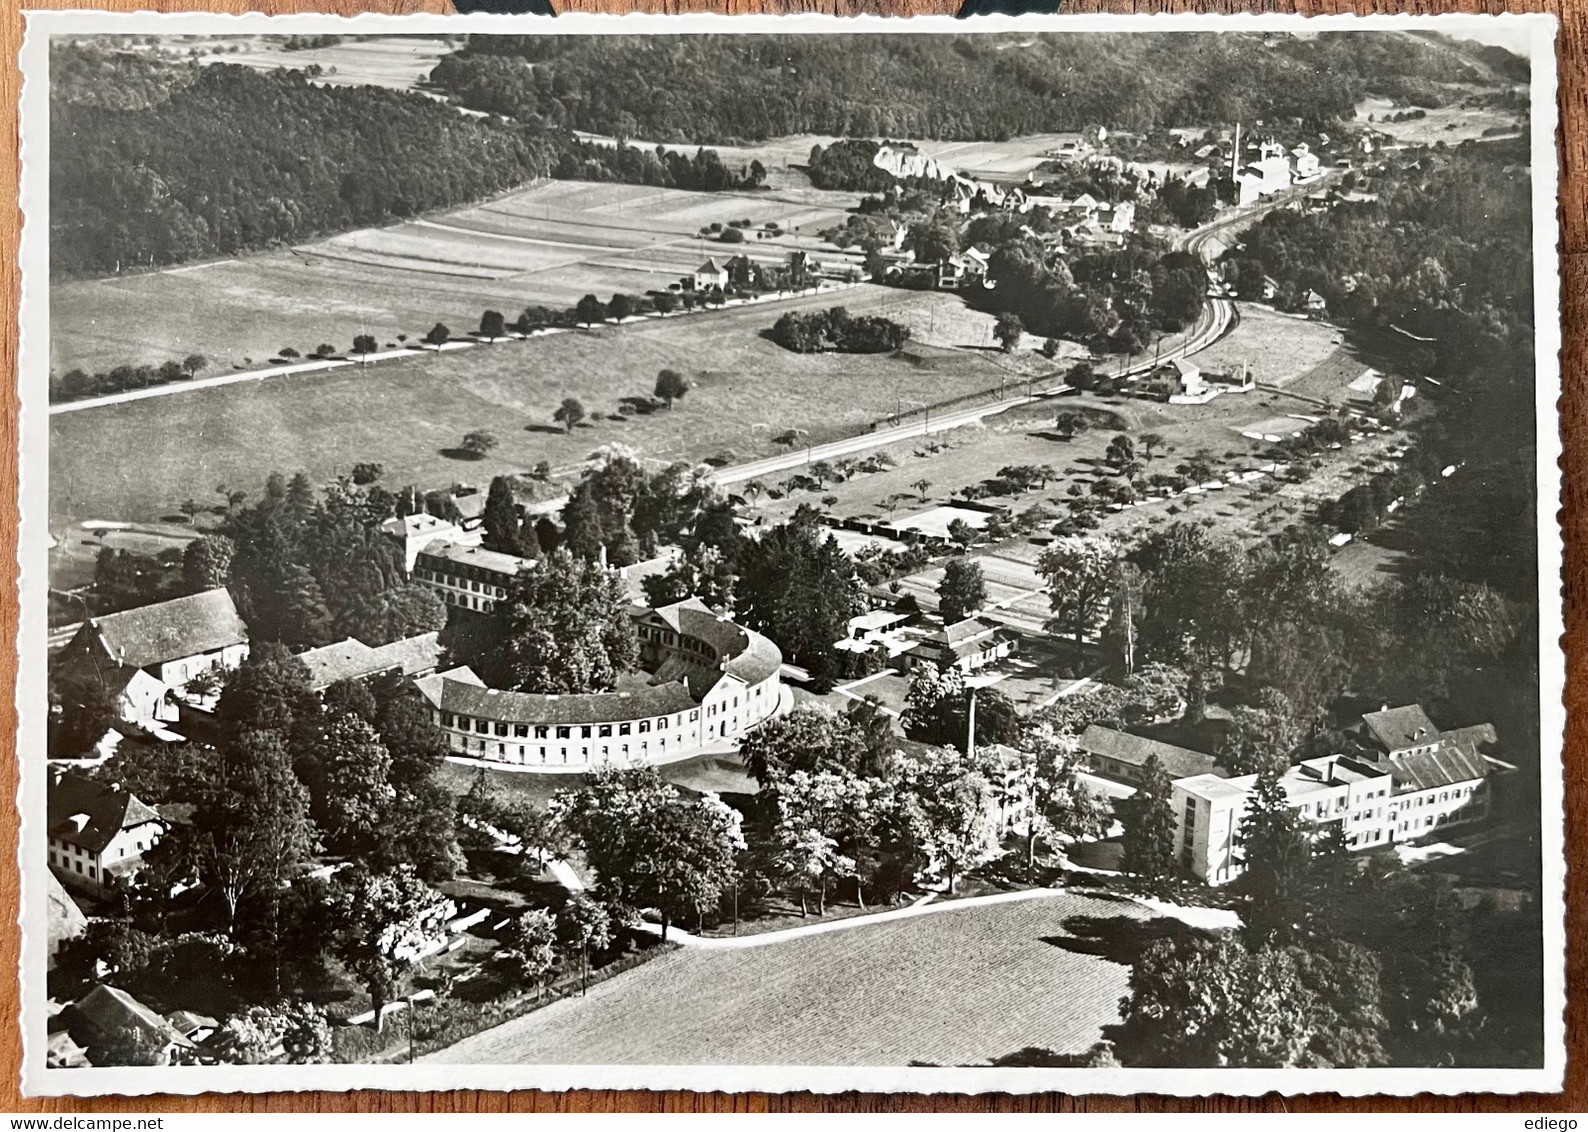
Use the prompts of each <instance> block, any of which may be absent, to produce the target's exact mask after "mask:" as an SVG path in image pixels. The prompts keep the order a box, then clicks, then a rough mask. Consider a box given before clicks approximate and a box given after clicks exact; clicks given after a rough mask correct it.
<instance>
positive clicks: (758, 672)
mask: <svg viewBox="0 0 1588 1132" xmlns="http://www.w3.org/2000/svg"><path fill="white" fill-rule="evenodd" d="M652 613H654V614H655V615H656V616H657V617H659V618H660V619H661V620H662V621H663V623H665V624H666V625H668V626H670V627H671V628H672V629H673V630H674V631H676V632H678V633H680V634H682V635H683V636H686V637H693V638H694V639H695V640H697V641H703V642H704V643H705V644H707V645H709V646H710V647H711V648H712V650H713V651H715V652H716V654H717V663H718V665H719V667H720V668H721V670H722V671H724V672H726V673H728V674H729V675H730V676H737V677H738V678H739V679H741V680H743V681H744V682H745V683H746V684H759V683H760V682H761V681H763V680H765V679H766V678H767V677H769V676H771V675H772V674H773V673H774V672H776V671H777V670H778V668H779V667H781V666H782V664H783V653H782V651H781V650H780V649H779V648H778V647H777V646H776V645H775V644H773V643H772V642H771V641H769V640H768V639H767V638H765V637H763V636H762V635H761V634H760V633H756V632H753V631H751V630H749V629H746V628H744V627H743V626H742V625H738V624H735V623H734V622H733V621H731V620H729V619H728V618H726V617H718V616H717V615H716V614H715V613H713V612H712V611H711V610H710V609H709V608H707V606H706V603H705V602H703V601H701V600H700V599H699V598H697V597H690V598H685V599H684V600H683V601H679V602H674V603H673V604H672V605H664V606H662V607H661V608H659V609H655V610H652ZM702 694H704V692H702Z"/></svg>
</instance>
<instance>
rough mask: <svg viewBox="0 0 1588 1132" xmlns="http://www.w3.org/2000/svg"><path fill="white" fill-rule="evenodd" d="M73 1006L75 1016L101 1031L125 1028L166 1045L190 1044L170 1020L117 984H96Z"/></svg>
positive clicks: (115, 1031)
mask: <svg viewBox="0 0 1588 1132" xmlns="http://www.w3.org/2000/svg"><path fill="white" fill-rule="evenodd" d="M74 1005H75V1008H76V1010H77V1014H78V1017H80V1018H82V1019H83V1020H84V1021H85V1022H87V1023H88V1024H89V1025H90V1026H91V1027H92V1028H94V1029H95V1030H98V1031H99V1032H100V1033H101V1034H105V1035H111V1034H124V1033H126V1032H128V1031H129V1030H138V1031H142V1032H143V1033H146V1034H154V1035H156V1036H158V1037H160V1038H162V1039H163V1040H164V1041H165V1042H167V1043H169V1044H175V1045H179V1046H191V1045H192V1044H193V1043H192V1042H190V1041H188V1039H187V1038H185V1037H183V1036H182V1035H181V1034H179V1033H177V1032H176V1030H175V1029H173V1028H172V1026H171V1023H169V1022H167V1021H166V1020H165V1019H164V1018H162V1017H160V1016H159V1015H158V1014H156V1013H155V1012H154V1011H153V1010H151V1009H150V1008H149V1007H147V1006H145V1005H144V1004H143V1003H141V1002H139V1001H138V1000H137V999H135V998H133V997H132V995H130V994H128V993H127V992H126V991H124V990H121V989H120V988H119V987H108V986H106V985H105V984H103V983H99V984H97V985H95V987H94V989H93V990H91V991H89V992H88V993H87V994H85V995H84V996H83V997H82V998H80V999H78V1000H77V1002H76V1003H75V1004H74Z"/></svg>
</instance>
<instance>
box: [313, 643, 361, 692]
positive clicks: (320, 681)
mask: <svg viewBox="0 0 1588 1132" xmlns="http://www.w3.org/2000/svg"><path fill="white" fill-rule="evenodd" d="M374 652H375V650H374V649H372V648H370V646H368V645H366V644H365V643H364V642H363V641H360V640H358V639H356V638H354V637H349V638H348V639H347V640H345V641H337V642H336V643H335V644H333V645H323V646H321V647H320V648H317V649H310V650H308V651H307V652H300V653H299V654H298V659H299V660H301V661H303V663H304V666H305V667H307V668H308V670H309V688H310V689H311V690H312V691H316V692H318V691H319V690H320V689H322V688H329V687H330V686H331V685H332V684H335V683H336V682H337V681H338V680H357V679H359V678H361V677H364V676H369V675H371V674H372V673H373V672H376V671H379V670H378V669H372V668H371V667H370V657H371V656H372V655H373V654H374Z"/></svg>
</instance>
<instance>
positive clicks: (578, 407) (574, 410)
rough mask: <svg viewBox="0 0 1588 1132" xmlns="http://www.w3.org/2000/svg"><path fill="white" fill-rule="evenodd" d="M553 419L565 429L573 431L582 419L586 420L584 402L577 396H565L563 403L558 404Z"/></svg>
mask: <svg viewBox="0 0 1588 1132" xmlns="http://www.w3.org/2000/svg"><path fill="white" fill-rule="evenodd" d="M551 419H552V420H554V421H556V422H557V423H558V424H560V425H562V426H563V428H564V429H565V430H567V431H568V432H572V431H573V430H574V429H575V428H576V427H578V424H579V422H580V421H582V420H584V404H583V402H581V401H580V400H579V399H578V398H577V397H564V398H563V399H562V404H561V405H558V406H557V411H556V412H555V413H553V414H552V415H551Z"/></svg>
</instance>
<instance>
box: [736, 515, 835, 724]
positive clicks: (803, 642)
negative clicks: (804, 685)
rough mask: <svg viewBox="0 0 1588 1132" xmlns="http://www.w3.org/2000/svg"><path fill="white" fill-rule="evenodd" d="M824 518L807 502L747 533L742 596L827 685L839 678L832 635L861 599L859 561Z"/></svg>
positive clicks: (749, 616) (760, 622)
mask: <svg viewBox="0 0 1588 1132" xmlns="http://www.w3.org/2000/svg"><path fill="white" fill-rule="evenodd" d="M818 519H819V516H818V515H817V513H816V512H815V511H814V510H812V509H811V508H809V507H807V506H801V507H800V508H799V510H798V511H796V512H795V514H794V517H793V518H792V519H790V520H788V521H787V522H784V523H779V524H778V525H777V526H775V527H772V528H771V529H770V530H768V531H766V532H765V533H764V534H763V535H762V536H761V537H760V538H759V539H751V540H746V542H745V543H744V545H743V548H742V550H741V552H740V554H739V589H738V599H739V604H740V610H739V612H740V615H741V616H742V618H743V619H744V622H745V624H747V625H749V626H750V627H751V628H753V629H757V630H759V631H761V632H763V633H765V634H766V635H767V636H769V637H771V638H772V640H774V641H775V642H777V644H778V646H779V647H780V648H782V649H783V651H784V653H785V654H786V655H788V656H789V658H790V659H791V660H793V661H794V662H795V663H797V664H801V665H803V666H805V668H806V669H807V670H809V672H810V674H811V679H812V686H813V688H815V689H816V690H817V691H818V692H820V691H824V690H827V689H830V688H831V687H832V685H833V683H834V682H835V681H836V679H837V677H838V663H837V658H836V655H835V653H834V651H833V642H835V641H837V640H840V639H841V638H842V637H844V636H845V635H846V633H847V632H848V628H849V619H850V618H851V617H853V616H854V615H855V614H856V613H858V612H860V608H861V603H860V581H859V578H858V576H857V575H856V573H855V563H854V560H853V559H852V558H850V557H849V555H848V554H846V553H844V551H843V550H842V549H841V548H840V547H839V545H838V541H837V539H835V538H834V537H833V536H832V534H831V533H830V532H829V531H828V530H827V529H826V528H825V527H823V526H822V525H821V524H820V522H819V521H818Z"/></svg>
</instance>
